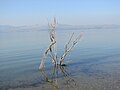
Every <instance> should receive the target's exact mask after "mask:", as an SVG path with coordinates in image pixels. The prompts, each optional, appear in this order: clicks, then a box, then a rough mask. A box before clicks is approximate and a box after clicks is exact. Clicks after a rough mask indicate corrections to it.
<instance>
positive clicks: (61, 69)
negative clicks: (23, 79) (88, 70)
mask: <svg viewBox="0 0 120 90" xmlns="http://www.w3.org/2000/svg"><path fill="white" fill-rule="evenodd" d="M40 73H41V74H42V75H43V77H44V78H45V81H46V82H48V83H49V84H50V85H51V90H61V89H65V90H71V89H72V90H78V89H77V88H78V87H77V83H76V81H75V80H74V79H73V78H72V77H71V76H70V74H69V73H68V72H67V71H66V69H65V66H61V65H54V66H53V69H52V71H51V77H49V76H48V75H47V74H46V71H45V70H44V69H42V70H41V71H40ZM60 75H62V77H61V78H62V82H64V85H63V86H65V88H61V85H60V84H59V83H60V82H61V81H60V80H61V79H59V76H60ZM49 78H50V79H49ZM63 86H62V87H63Z"/></svg>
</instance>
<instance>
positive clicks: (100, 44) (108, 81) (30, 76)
mask: <svg viewBox="0 0 120 90" xmlns="http://www.w3.org/2000/svg"><path fill="white" fill-rule="evenodd" d="M73 32H75V35H76V36H77V35H79V33H80V32H83V33H84V35H83V37H82V39H81V40H80V42H79V43H78V44H77V45H76V46H75V48H74V49H73V50H72V52H70V53H69V55H68V56H67V57H66V59H65V63H66V64H67V69H68V72H69V73H70V74H71V76H72V77H74V78H75V79H76V81H77V82H78V84H79V88H80V89H81V90H120V40H119V39H120V29H85V30H58V31H57V40H58V42H57V47H58V50H57V51H58V53H57V54H58V56H60V55H61V54H62V52H63V50H64V45H65V43H66V42H67V40H68V38H69V37H70V35H71V34H72V33H73ZM48 45H49V34H48V31H47V30H37V31H34V30H33V31H32V30H31V31H29V30H28V31H13V32H9V31H5V32H0V90H9V89H10V90H13V89H16V90H17V89H18V88H19V89H20V88H24V89H25V88H29V90H32V89H31V88H34V87H42V89H43V90H47V89H45V85H46V83H45V82H44V80H43V78H42V77H41V75H40V71H39V70H38V67H39V64H40V60H41V58H42V56H43V53H44V51H45V49H46V48H47V47H48ZM45 66H46V71H47V70H48V71H49V69H50V68H51V66H52V64H51V60H50V58H49V57H48V58H47V59H46V61H45ZM61 85H62V84H61ZM102 86H103V87H102ZM90 87H91V89H90ZM101 88H102V89H101ZM19 89H18V90H19ZM63 89H64V88H63ZM21 90H23V89H21ZM35 90H37V89H35ZM78 90H79V89H78Z"/></svg>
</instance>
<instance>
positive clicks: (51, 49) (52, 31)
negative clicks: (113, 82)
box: [39, 18, 82, 69]
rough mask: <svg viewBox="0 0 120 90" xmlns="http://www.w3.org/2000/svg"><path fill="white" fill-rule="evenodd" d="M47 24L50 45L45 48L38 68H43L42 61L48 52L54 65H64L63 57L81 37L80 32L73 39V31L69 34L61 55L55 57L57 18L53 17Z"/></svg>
mask: <svg viewBox="0 0 120 90" xmlns="http://www.w3.org/2000/svg"><path fill="white" fill-rule="evenodd" d="M48 26H49V34H50V37H49V38H50V45H49V46H48V48H47V49H46V50H45V52H44V55H43V58H42V60H41V63H40V66H39V69H43V68H44V61H45V59H46V57H47V55H48V54H50V56H51V59H52V62H53V64H54V65H58V64H59V65H61V66H65V64H64V63H63V62H64V59H65V57H66V56H67V54H68V53H69V52H70V51H71V50H72V49H73V47H74V46H75V45H76V44H77V43H78V41H79V40H80V39H81V37H82V34H81V33H80V35H79V36H78V37H77V38H76V39H74V40H72V39H73V36H74V33H73V34H72V35H71V37H70V39H69V41H68V42H67V43H66V45H65V48H64V52H63V54H62V56H61V57H60V58H59V59H58V57H57V47H56V44H57V41H56V26H57V20H56V18H54V20H53V22H52V23H49V24H48Z"/></svg>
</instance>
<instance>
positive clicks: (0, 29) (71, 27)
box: [0, 24, 120, 32]
mask: <svg viewBox="0 0 120 90" xmlns="http://www.w3.org/2000/svg"><path fill="white" fill-rule="evenodd" d="M119 28H120V25H114V24H113V25H66V24H59V25H58V26H57V29H58V30H81V29H82V30H86V29H119ZM43 30H48V26H47V25H46V26H40V25H32V26H10V25H0V32H14V31H21V32H22V31H43Z"/></svg>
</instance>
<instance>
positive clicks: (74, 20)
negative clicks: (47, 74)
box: [0, 0, 120, 25]
mask: <svg viewBox="0 0 120 90" xmlns="http://www.w3.org/2000/svg"><path fill="white" fill-rule="evenodd" d="M54 16H56V17H57V19H58V21H59V23H61V24H72V25H91V24H120V0H0V24H2V25H35V24H39V25H44V24H46V23H47V20H51V18H53V17H54Z"/></svg>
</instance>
